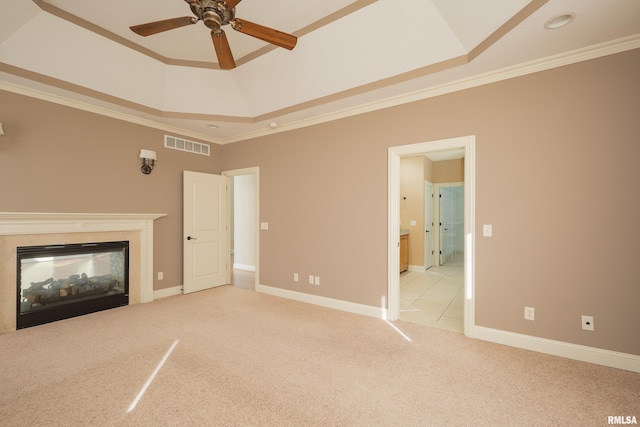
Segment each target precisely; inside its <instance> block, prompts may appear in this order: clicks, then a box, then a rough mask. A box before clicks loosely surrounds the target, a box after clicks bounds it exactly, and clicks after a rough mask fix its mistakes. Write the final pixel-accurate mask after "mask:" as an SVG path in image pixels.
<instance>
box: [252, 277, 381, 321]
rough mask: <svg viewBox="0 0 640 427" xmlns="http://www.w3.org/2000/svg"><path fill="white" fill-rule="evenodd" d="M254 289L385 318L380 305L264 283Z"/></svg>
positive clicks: (277, 295) (327, 306)
mask: <svg viewBox="0 0 640 427" xmlns="http://www.w3.org/2000/svg"><path fill="white" fill-rule="evenodd" d="M256 291H257V292H261V293H263V294H269V295H273V296H276V297H281V298H287V299H291V300H295V301H300V302H306V303H308V304H314V305H319V306H321V307H326V308H333V309H335V310H341V311H346V312H349V313H355V314H361V315H363V316H370V317H377V318H378V319H383V318H386V309H382V308H381V307H372V306H370V305H364V304H358V303H355V302H348V301H342V300H337V299H333V298H327V297H322V296H318V295H311V294H306V293H304V292H297V291H290V290H288V289H281V288H274V287H272V286H266V285H257V286H256Z"/></svg>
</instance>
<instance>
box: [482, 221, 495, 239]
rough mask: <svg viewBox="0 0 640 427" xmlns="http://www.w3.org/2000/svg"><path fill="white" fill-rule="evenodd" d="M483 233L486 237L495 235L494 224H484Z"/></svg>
mask: <svg viewBox="0 0 640 427" xmlns="http://www.w3.org/2000/svg"><path fill="white" fill-rule="evenodd" d="M482 235H483V236H484V237H491V236H492V235H493V226H492V225H491V224H484V225H483V226H482Z"/></svg>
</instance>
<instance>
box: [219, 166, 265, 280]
mask: <svg viewBox="0 0 640 427" xmlns="http://www.w3.org/2000/svg"><path fill="white" fill-rule="evenodd" d="M222 175H223V176H227V177H229V181H230V189H229V192H230V196H231V197H230V198H231V202H230V203H229V211H230V212H229V218H230V230H229V247H230V252H231V267H232V268H231V280H230V284H231V285H233V286H235V287H238V288H244V289H250V290H255V289H256V286H257V284H258V283H259V271H258V269H259V268H258V266H259V262H258V260H259V250H258V248H259V233H258V225H259V224H258V222H259V218H260V216H259V200H260V197H259V168H257V167H255V168H246V169H235V170H230V171H224V172H222Z"/></svg>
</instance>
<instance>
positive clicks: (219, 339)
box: [0, 286, 640, 426]
mask: <svg viewBox="0 0 640 427" xmlns="http://www.w3.org/2000/svg"><path fill="white" fill-rule="evenodd" d="M395 326H396V327H397V328H399V329H400V330H401V331H402V332H403V333H404V334H405V335H406V336H407V337H408V338H410V340H411V341H408V340H407V339H405V338H404V337H403V336H402V335H401V334H400V333H398V331H396V330H395V329H394V328H393V327H392V326H391V325H389V324H388V323H386V322H385V321H384V320H381V319H375V318H370V317H363V316H358V315H354V314H350V313H344V312H340V311H335V310H330V309H326V308H322V307H316V306H312V305H308V304H303V303H298V302H295V301H289V300H285V299H280V298H276V297H272V296H268V295H263V294H259V293H256V292H253V291H248V290H244V289H238V288H234V287H231V286H224V287H220V288H216V289H212V290H208V291H203V292H198V293H195V294H190V295H179V296H175V297H170V298H164V299H161V300H158V301H155V302H153V303H149V304H141V305H136V306H130V307H122V308H117V309H113V310H109V311H104V312H100V313H94V314H91V315H88V316H83V317H79V318H74V319H69V320H64V321H61V322H56V323H51V324H48V325H42V326H38V327H34V328H29V329H23V330H20V331H17V332H12V333H8V334H4V335H0V361H1V365H0V425H2V426H206V425H214V426H215V425H224V426H233V425H237V426H272V425H274V426H275V425H277V426H316V425H318V426H319V425H323V426H516V425H517V426H521V425H522V426H524V425H527V426H532V425H540V426H601V425H607V422H608V418H607V417H608V416H616V415H624V416H635V417H636V418H638V419H640V374H637V373H632V372H627V371H622V370H617V369H612V368H606V367H602V366H597V365H592V364H588V363H583V362H577V361H573V360H568V359H563V358H559V357H554V356H548V355H543V354H538V353H533V352H528V351H525V350H519V349H515V348H510V347H505V346H500V345H497V344H492V343H488V342H483V341H477V340H471V339H468V338H465V337H464V336H463V335H461V334H458V333H455V332H448V331H444V330H439V329H432V328H428V327H424V326H419V325H414V324H411V323H404V322H396V323H395ZM163 360H164V364H162V365H161V367H159V364H160V363H161V362H162V361H163ZM154 372H155V374H156V375H155V377H154V379H153V381H151V382H150V383H148V380H149V378H150V377H151V376H152V374H154ZM145 384H146V387H145ZM141 390H144V393H141Z"/></svg>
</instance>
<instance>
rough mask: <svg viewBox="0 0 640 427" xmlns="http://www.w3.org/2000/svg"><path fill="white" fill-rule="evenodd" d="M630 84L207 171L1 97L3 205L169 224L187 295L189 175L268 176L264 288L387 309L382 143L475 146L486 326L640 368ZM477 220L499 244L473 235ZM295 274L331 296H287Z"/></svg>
mask: <svg viewBox="0 0 640 427" xmlns="http://www.w3.org/2000/svg"><path fill="white" fill-rule="evenodd" d="M638 75H640V51H639V50H635V51H631V52H625V53H621V54H617V55H612V56H609V57H605V58H601V59H598V60H591V61H587V62H583V63H580V64H576V65H570V66H565V67H562V68H558V69H554V70H550V71H545V72H539V73H536V74H533V75H529V76H525V77H520V78H515V79H511V80H507V81H503V82H499V83H495V84H491V85H487V86H483V87H479V88H473V89H469V90H465V91H461V92H457V93H453V94H449V95H444V96H439V97H436V98H432V99H427V100H423V101H418V102H413V103H410V104H406V105H402V106H398V107H394V108H388V109H385V110H380V111H376V112H372V113H368V114H362V115H358V116H354V117H350V118H345V119H341V120H336V121H334V122H330V123H326V124H322V125H316V126H313V127H307V128H304V129H298V130H294V131H290V132H284V133H277V134H274V135H270V136H265V137H261V138H258V139H255V140H251V141H245V142H239V143H234V144H229V145H225V146H222V147H218V148H217V149H214V151H213V156H212V157H211V158H201V157H199V156H195V155H190V154H187V153H180V152H170V151H169V150H164V149H162V148H161V144H162V135H163V134H164V133H163V132H161V131H155V130H151V129H145V128H142V127H140V126H136V125H132V124H128V123H124V122H119V121H115V120H112V119H108V118H103V117H98V116H95V115H92V114H88V113H82V112H79V111H73V110H70V109H67V108H64V107H59V106H55V105H52V104H47V103H45V102H40V101H35V100H30V99H26V98H23V97H20V96H17V95H12V94H7V93H0V121H2V122H3V123H4V124H5V129H6V131H7V133H8V137H5V138H2V139H0V182H2V185H1V187H0V200H2V202H1V203H2V207H1V208H0V210H3V211H27V210H30V211H90V212H103V211H108V212H122V211H132V212H164V213H168V214H169V216H168V217H167V218H164V219H161V220H159V221H156V242H155V245H154V248H155V252H156V260H155V261H156V262H155V265H156V267H155V269H156V271H158V269H159V267H158V266H161V267H160V268H162V269H163V270H164V271H165V278H166V280H165V282H164V283H162V282H160V283H158V282H156V284H155V287H156V289H159V288H161V287H164V286H165V285H166V286H169V285H176V284H178V283H180V282H181V277H180V276H181V267H180V258H181V248H182V241H181V232H180V224H181V213H180V212H181V171H182V170H183V169H191V170H198V171H202V172H213V173H216V172H219V171H220V170H230V169H236V168H244V167H252V166H259V167H260V215H261V221H268V222H269V230H266V231H261V232H260V233H261V235H260V269H261V270H260V272H261V277H260V281H261V283H262V284H265V285H270V286H276V287H280V288H285V289H291V290H296V291H300V292H307V293H310V294H318V295H322V296H326V297H329V298H336V299H342V300H346V301H351V302H355V303H360V304H365V305H372V306H380V304H381V301H382V300H383V298H386V292H387V249H388V246H389V242H387V197H388V196H387V185H388V184H387V156H388V148H389V147H390V146H399V145H405V144H411V143H419V142H424V141H432V140H440V139H445V138H452V137H458V136H465V135H475V136H476V153H477V162H476V183H477V186H476V201H477V204H476V226H477V229H476V230H475V232H476V236H477V242H476V293H477V295H476V310H475V312H476V324H477V325H480V326H486V327H490V328H496V329H501V330H505V331H512V332H516V333H523V334H529V335H533V336H538V337H543V338H549V339H553V340H560V341H566V342H571V343H576V344H583V345H587V346H593V347H599V348H603V349H609V350H615V351H621V352H626V353H631V354H636V355H640V340H638V335H637V325H638V324H640V311H639V310H638V309H637V303H638V301H640V282H639V281H638V279H637V276H638V274H637V272H636V271H635V264H636V262H637V259H638V258H639V255H640V253H639V250H638V243H637V242H638V239H639V238H640V225H639V222H638V221H637V218H638V217H640V192H639V191H638V184H639V183H640V168H638V167H637V164H636V163H637V159H638V158H640V144H639V143H638V141H639V139H638V135H640V121H639V120H638V117H639V116H640V85H638V84H637V83H638V80H637V76H638ZM425 118H427V119H425ZM142 147H144V148H149V149H155V150H157V151H158V155H159V157H160V161H159V162H158V166H157V167H156V170H154V172H153V173H152V174H151V175H150V176H143V175H142V174H141V173H140V172H139V170H138V169H139V168H138V160H137V150H138V149H140V148H142ZM219 156H222V158H220V157H219ZM83 194H89V196H86V197H80V196H82V195H83ZM482 224H493V237H491V238H483V237H481V234H482V233H481V232H480V231H481V227H482ZM293 272H297V273H299V274H300V275H301V277H303V278H304V277H306V275H308V274H313V275H317V276H320V277H321V285H320V286H311V285H308V284H306V282H305V281H301V282H298V283H295V282H293V280H292V275H293V274H292V273H293ZM525 305H528V306H532V307H535V308H536V320H535V322H531V321H525V320H524V319H523V307H524V306H525ZM581 314H590V315H593V316H594V317H595V325H596V326H595V329H596V330H595V331H594V332H583V331H581V330H580V328H579V321H580V320H579V319H580V315H581Z"/></svg>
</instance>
